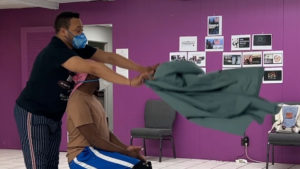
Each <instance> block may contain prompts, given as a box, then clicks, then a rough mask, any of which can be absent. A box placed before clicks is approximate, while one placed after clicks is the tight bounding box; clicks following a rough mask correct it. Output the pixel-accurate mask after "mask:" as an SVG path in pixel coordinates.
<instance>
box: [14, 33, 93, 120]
mask: <svg viewBox="0 0 300 169" xmlns="http://www.w3.org/2000/svg"><path fill="white" fill-rule="evenodd" d="M95 52H96V49H95V48H93V47H91V46H88V45H86V47H85V48H84V49H73V50H71V49H69V48H68V47H67V45H66V44H64V43H63V42H62V41H61V40H60V39H59V38H57V37H55V36H54V37H53V38H52V40H51V42H50V43H49V44H48V46H46V47H45V48H44V49H43V50H42V51H41V52H40V53H39V55H38V56H37V58H36V59H35V61H34V65H33V68H32V71H31V74H30V77H29V80H28V81H27V84H26V87H25V88H24V89H23V91H22V93H21V94H20V96H19V98H18V99H17V101H16V102H17V104H18V105H19V106H21V107H22V108H24V109H25V110H27V111H28V112H30V113H33V114H37V115H43V116H46V117H48V118H51V119H54V120H61V118H62V116H63V114H64V112H65V109H66V105H67V101H66V99H65V95H66V94H68V91H70V89H67V88H62V87H61V85H59V82H65V81H70V76H69V75H70V72H69V71H68V70H67V69H65V68H64V67H62V64H63V63H64V62H66V61H67V60H68V59H69V58H71V57H72V56H80V57H82V58H85V59H88V58H90V57H92V56H93V54H94V53H95Z"/></svg>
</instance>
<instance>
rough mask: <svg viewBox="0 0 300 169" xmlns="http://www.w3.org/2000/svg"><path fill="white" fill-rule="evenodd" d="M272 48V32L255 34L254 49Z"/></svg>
mask: <svg viewBox="0 0 300 169" xmlns="http://www.w3.org/2000/svg"><path fill="white" fill-rule="evenodd" d="M270 49H272V34H253V35H252V50H270Z"/></svg>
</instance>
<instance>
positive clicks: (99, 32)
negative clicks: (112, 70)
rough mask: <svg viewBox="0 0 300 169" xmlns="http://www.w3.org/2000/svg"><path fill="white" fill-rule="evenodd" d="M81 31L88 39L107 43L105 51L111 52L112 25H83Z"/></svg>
mask: <svg viewBox="0 0 300 169" xmlns="http://www.w3.org/2000/svg"><path fill="white" fill-rule="evenodd" d="M83 32H84V33H85V35H86V37H87V39H88V40H90V41H96V42H104V43H107V45H106V46H105V51H107V52H112V27H109V26H101V25H85V26H84V27H83Z"/></svg>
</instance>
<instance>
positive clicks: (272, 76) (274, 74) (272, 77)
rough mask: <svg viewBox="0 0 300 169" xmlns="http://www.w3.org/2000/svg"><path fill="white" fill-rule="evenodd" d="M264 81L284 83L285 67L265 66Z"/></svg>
mask: <svg viewBox="0 0 300 169" xmlns="http://www.w3.org/2000/svg"><path fill="white" fill-rule="evenodd" d="M263 83H283V69H282V67H280V68H265V69H264V77H263Z"/></svg>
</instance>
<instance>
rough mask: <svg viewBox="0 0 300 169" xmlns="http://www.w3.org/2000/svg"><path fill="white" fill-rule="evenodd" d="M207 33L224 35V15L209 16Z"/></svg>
mask: <svg viewBox="0 0 300 169" xmlns="http://www.w3.org/2000/svg"><path fill="white" fill-rule="evenodd" d="M207 35H208V36H214V35H222V16H208V17H207Z"/></svg>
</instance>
